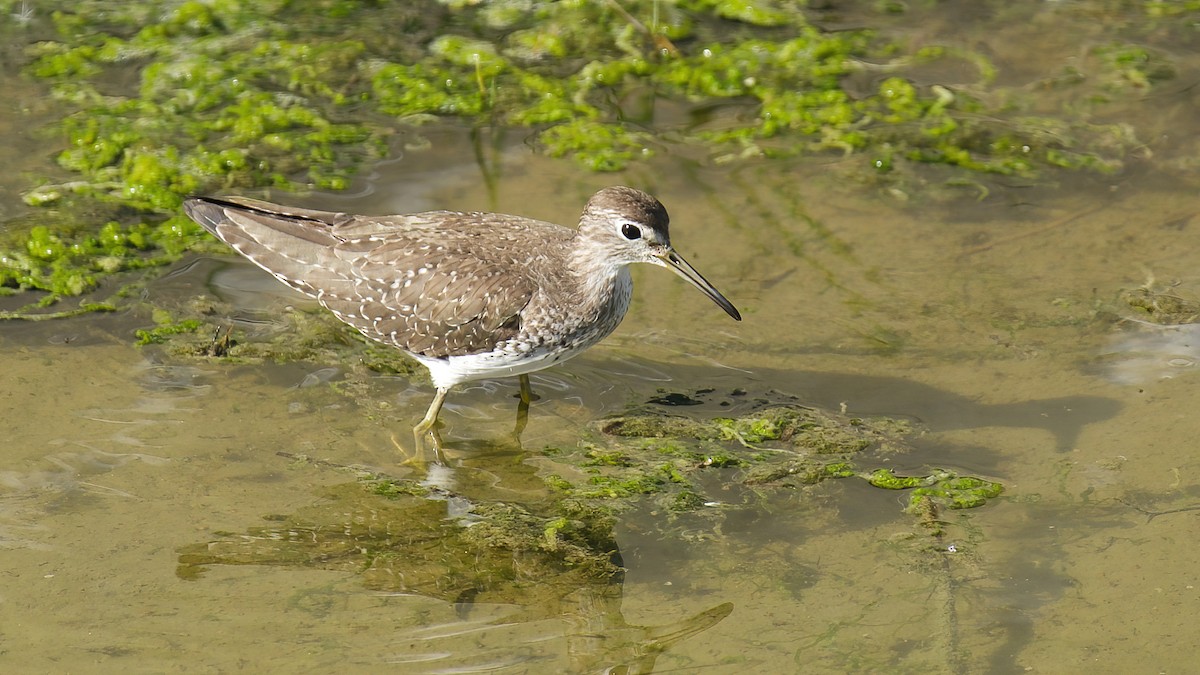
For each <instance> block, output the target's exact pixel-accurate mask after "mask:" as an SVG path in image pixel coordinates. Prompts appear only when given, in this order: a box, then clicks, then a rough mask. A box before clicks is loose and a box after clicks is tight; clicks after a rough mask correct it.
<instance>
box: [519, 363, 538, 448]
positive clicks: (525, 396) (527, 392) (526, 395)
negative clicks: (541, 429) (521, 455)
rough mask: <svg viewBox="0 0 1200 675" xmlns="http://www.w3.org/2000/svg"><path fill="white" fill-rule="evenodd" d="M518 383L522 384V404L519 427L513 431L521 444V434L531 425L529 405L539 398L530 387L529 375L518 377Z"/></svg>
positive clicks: (520, 404) (520, 406)
mask: <svg viewBox="0 0 1200 675" xmlns="http://www.w3.org/2000/svg"><path fill="white" fill-rule="evenodd" d="M517 381H518V382H520V383H521V395H520V403H518V404H517V426H516V428H515V429H513V437H514V438H515V439H516V440H517V441H518V443H519V442H520V440H521V432H522V431H525V426H526V425H528V424H529V404H530V402H532V401H536V400H537V398H538V397H537V395H536V394H534V393H533V387H531V386H530V385H529V376H528V375H525V374H521V375H518V376H517Z"/></svg>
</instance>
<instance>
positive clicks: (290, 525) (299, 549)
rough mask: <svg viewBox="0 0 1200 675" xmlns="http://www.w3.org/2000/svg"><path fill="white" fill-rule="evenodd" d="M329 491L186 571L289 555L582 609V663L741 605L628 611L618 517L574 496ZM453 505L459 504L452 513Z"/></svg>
mask: <svg viewBox="0 0 1200 675" xmlns="http://www.w3.org/2000/svg"><path fill="white" fill-rule="evenodd" d="M327 497H328V499H327V500H326V501H325V502H323V503H322V504H320V505H317V506H313V507H310V508H308V509H305V510H303V511H302V512H300V513H297V514H295V515H292V516H287V517H284V518H281V519H276V520H273V522H271V523H270V524H269V525H263V526H258V527H254V528H250V529H249V530H248V531H247V533H246V534H244V535H227V536H225V537H223V538H221V539H219V540H217V541H213V542H208V543H201V544H194V545H191V546H187V547H184V548H183V549H181V550H180V551H179V568H178V574H179V576H180V577H182V578H185V579H196V578H199V577H200V576H201V575H202V574H203V571H204V568H205V567H206V566H209V565H216V564H222V565H283V566H296V567H306V568H316V569H325V570H337V571H344V572H351V573H355V574H358V575H360V576H361V577H362V579H363V583H364V584H365V585H366V586H368V587H369V588H372V589H378V590H386V591H391V592H396V591H401V592H406V593H416V594H420V595H424V596H427V597H431V598H439V599H442V600H445V601H447V602H452V603H498V604H511V605H518V606H520V607H521V608H522V615H521V616H520V617H516V618H515V617H512V616H507V617H505V619H504V621H506V622H512V621H515V620H524V621H535V620H539V619H546V618H554V617H563V616H567V617H577V618H578V619H579V623H580V624H581V625H585V626H587V629H588V633H589V634H592V633H599V634H603V635H605V636H606V638H608V639H606V640H603V641H594V640H582V641H579V644H583V645H585V650H587V652H586V653H582V654H572V658H573V659H575V660H576V661H577V664H578V665H579V666H580V667H583V668H587V669H588V670H592V669H594V668H595V667H597V666H598V665H599V666H603V667H608V668H614V667H619V668H622V669H623V670H621V672H631V673H632V672H639V673H642V672H644V673H648V672H651V671H652V670H653V666H654V661H655V659H656V658H657V655H658V654H659V653H661V652H662V650H663V649H665V648H666V647H668V646H670V645H671V644H672V643H674V642H677V641H679V640H682V639H685V638H687V637H690V636H692V635H695V634H696V633H699V632H702V631H704V630H706V629H708V628H709V627H711V626H713V625H715V624H716V623H717V622H719V621H721V620H722V619H724V618H725V617H726V616H728V615H729V613H730V612H731V611H732V609H733V605H732V604H729V603H726V604H722V605H718V606H716V607H713V608H711V609H709V610H707V611H705V612H702V613H700V614H698V615H696V616H693V617H691V618H689V619H686V620H683V621H680V622H677V623H675V624H671V625H669V626H659V627H641V626H630V625H628V624H627V623H626V622H625V621H624V618H623V617H622V615H621V611H620V605H621V581H622V576H623V570H622V569H621V567H620V556H619V553H618V551H617V548H616V543H615V541H614V540H613V537H612V521H611V520H610V519H609V518H607V517H606V516H604V515H603V514H599V513H598V512H592V513H586V512H584V511H582V510H579V509H576V510H574V511H571V510H570V509H569V508H568V509H566V510H564V511H563V512H562V514H560V515H557V516H551V517H543V516H538V515H536V514H534V513H532V512H531V511H530V510H528V509H526V508H524V507H522V506H518V505H513V504H505V503H500V502H493V503H488V504H475V503H471V502H469V501H467V500H466V499H464V498H463V497H461V496H458V495H454V494H451V493H449V492H447V491H445V490H441V489H437V488H430V487H426V486H424V485H421V484H419V483H417V482H415V481H405V480H397V479H380V478H377V477H366V478H364V479H363V480H361V481H359V482H357V483H348V484H343V485H341V486H337V487H334V488H332V489H331V490H330V492H329V494H328V495H327ZM447 512H449V513H450V514H452V515H453V517H452V518H447Z"/></svg>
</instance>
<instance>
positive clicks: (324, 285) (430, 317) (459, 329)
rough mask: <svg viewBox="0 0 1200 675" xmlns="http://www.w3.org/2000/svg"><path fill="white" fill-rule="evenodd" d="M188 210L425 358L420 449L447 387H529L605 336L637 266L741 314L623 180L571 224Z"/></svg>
mask: <svg viewBox="0 0 1200 675" xmlns="http://www.w3.org/2000/svg"><path fill="white" fill-rule="evenodd" d="M184 211H185V212H186V213H187V215H188V216H189V217H190V218H191V219H192V220H195V221H196V222H197V223H199V224H200V225H202V226H203V227H204V228H205V229H206V230H208V231H209V232H211V233H213V234H214V235H216V236H217V238H219V239H220V240H221V241H224V242H225V243H227V244H229V245H230V246H232V247H233V248H234V250H236V251H237V252H238V253H241V254H242V255H244V256H246V257H247V258H249V259H250V261H251V262H253V263H254V264H256V265H258V266H259V267H261V268H263V269H264V270H266V271H267V272H270V273H271V274H272V275H274V277H275V278H276V279H279V280H280V281H282V282H283V283H285V284H287V285H288V286H291V287H292V288H294V289H296V290H298V291H300V292H301V293H304V294H305V295H308V296H310V297H312V298H316V300H317V302H319V303H321V304H322V305H324V306H325V307H326V308H327V309H329V310H330V311H331V312H333V313H334V314H335V315H337V317H338V318H339V319H341V320H342V321H345V322H346V323H348V324H350V325H351V326H353V327H355V328H357V329H358V330H359V332H361V333H362V334H363V335H365V336H367V337H368V338H371V339H372V340H377V341H379V342H382V343H384V344H387V345H391V346H393V347H397V348H399V349H402V350H404V351H405V352H407V353H409V354H410V355H412V357H413V358H415V359H416V360H417V361H419V362H421V363H422V364H424V365H425V367H427V368H428V369H429V374H430V377H431V378H432V380H433V384H434V386H435V387H436V388H437V393H436V394H435V395H434V397H433V402H432V403H431V404H430V405H429V410H428V412H426V414H425V417H424V419H422V420H421V422H420V423H419V424H417V426H416V427H415V428H414V429H413V433H414V436H415V437H416V439H417V443H418V445H420V443H421V438H422V436H423V435H424V434H426V433H428V432H430V431H431V430H433V429H434V425H435V423H436V422H437V418H438V413H439V412H440V411H441V408H442V403H443V402H444V401H445V399H446V393H447V392H448V391H449V390H450V388H451V387H453V386H454V385H456V384H459V383H461V382H468V381H471V380H479V379H484V378H492V377H503V376H511V375H520V376H521V380H522V382H521V384H522V393H523V394H524V395H527V393H528V379H527V375H526V374H527V373H530V372H533V371H535V370H541V369H542V368H546V367H549V366H551V365H554V364H555V363H558V362H560V361H565V360H566V359H569V358H571V357H572V356H575V355H576V354H579V353H580V352H582V351H583V350H585V349H587V348H588V347H591V346H592V345H594V344H596V343H597V342H599V341H600V340H602V339H604V338H605V337H606V336H607V335H608V334H609V333H612V332H613V330H615V329H616V327H617V325H618V324H620V323H621V319H622V318H624V316H625V312H626V310H628V309H629V300H630V297H631V296H632V294H633V281H632V280H631V278H630V276H629V269H628V266H629V265H630V264H631V263H651V264H654V265H660V266H663V267H666V268H668V269H671V270H673V271H674V272H676V273H677V274H679V276H681V277H683V278H684V279H687V280H688V281H689V282H691V283H692V285H694V286H695V287H696V288H698V289H700V290H701V291H702V292H703V293H704V294H705V295H707V296H708V297H709V298H711V299H712V300H713V302H715V303H717V305H719V306H720V307H721V309H723V310H725V312H726V313H728V314H729V316H731V317H733V318H734V319H736V320H738V321H741V318H742V317H741V314H739V313H738V311H737V309H736V308H735V307H734V306H733V304H732V303H730V302H729V301H728V300H726V299H725V296H723V295H721V293H720V292H718V291H717V289H715V288H713V286H712V284H710V283H708V281H706V280H705V279H704V277H702V276H701V275H700V273H699V272H697V271H696V270H695V269H694V268H693V267H692V266H691V265H689V264H688V263H687V262H686V261H685V260H684V259H683V258H682V257H680V256H679V254H678V253H676V252H675V250H674V249H673V248H672V247H671V238H670V235H669V234H668V231H667V224H668V222H669V218H668V216H667V210H666V209H665V208H663V205H662V204H661V203H659V201H658V200H657V199H655V198H654V197H651V196H650V195H648V194H646V193H645V192H642V191H640V190H635V189H633V188H629V187H621V186H618V187H609V188H605V189H603V190H600V191H599V192H597V193H596V194H595V195H593V196H592V198H591V199H589V200H588V203H587V206H585V207H584V209H583V215H581V216H580V218H579V228H578V229H571V228H567V227H563V226H561V225H555V224H553V223H547V222H542V221H539V220H533V219H530V218H522V217H520V216H510V215H505V214H501V213H459V212H454V211H427V212H424V213H412V214H405V215H394V216H356V215H351V214H346V213H332V212H327V211H313V210H309V209H299V208H293V207H289V206H280V205H278V204H271V203H268V202H263V201H257V200H253V199H244V198H240V197H222V198H215V197H194V198H191V199H188V200H187V201H186V202H185V203H184ZM434 438H435V441H436V434H435V436H434Z"/></svg>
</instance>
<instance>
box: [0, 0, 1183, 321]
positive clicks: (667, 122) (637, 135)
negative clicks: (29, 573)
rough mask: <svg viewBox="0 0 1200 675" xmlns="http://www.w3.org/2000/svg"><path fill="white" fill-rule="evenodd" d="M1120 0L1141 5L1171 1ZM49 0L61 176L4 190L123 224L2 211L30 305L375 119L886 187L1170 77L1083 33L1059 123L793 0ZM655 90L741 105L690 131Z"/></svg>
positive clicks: (305, 169)
mask: <svg viewBox="0 0 1200 675" xmlns="http://www.w3.org/2000/svg"><path fill="white" fill-rule="evenodd" d="M0 4H2V3H0ZM1135 5H1137V6H1138V7H1141V8H1142V9H1143V10H1144V18H1143V20H1144V21H1151V22H1153V21H1160V20H1167V19H1171V20H1174V19H1176V18H1177V17H1178V16H1180V15H1181V14H1182V10H1180V9H1179V8H1177V7H1174V6H1173V7H1171V8H1169V11H1168V8H1165V7H1164V6H1163V5H1162V3H1152V2H1151V3H1135ZM880 11H884V12H886V11H893V10H887V9H886V8H884V9H881V10H880ZM1188 11H1194V10H1188ZM50 15H51V16H50V18H51V22H52V23H53V28H54V30H56V31H57V34H58V37H57V39H56V40H53V41H45V42H40V43H37V44H34V45H31V46H30V47H29V48H28V51H27V54H28V59H29V61H28V65H27V66H26V68H25V72H26V73H27V74H28V75H30V76H31V77H33V78H36V79H38V80H41V81H43V82H45V83H46V86H47V87H48V88H49V89H50V91H51V93H52V95H53V96H54V98H55V99H57V101H58V102H59V105H60V106H61V108H62V110H63V111H64V114H63V117H62V121H61V122H60V123H59V124H57V125H56V129H55V131H56V133H57V134H58V136H59V138H60V147H61V148H62V149H61V151H60V152H59V153H58V156H57V159H58V163H59V165H60V166H61V168H62V169H63V170H64V171H66V172H68V173H69V174H71V175H72V177H73V179H72V180H68V181H65V182H62V181H55V180H44V181H41V184H39V185H35V186H32V187H31V188H30V189H29V190H27V191H26V192H25V199H26V201H27V203H29V204H30V205H35V206H37V207H39V208H57V209H61V210H62V212H63V213H64V214H70V213H77V212H79V211H80V209H83V210H86V209H88V208H92V207H88V206H87V204H93V203H101V204H105V205H109V206H111V207H113V208H117V209H122V213H123V214H124V215H122V217H121V220H120V223H121V225H120V227H122V228H125V229H127V230H129V233H128V237H129V241H128V242H127V244H128V245H127V246H125V247H124V248H121V249H120V250H100V249H96V248H95V247H92V246H91V245H90V244H89V241H90V240H91V239H95V238H96V236H97V235H96V231H97V228H99V227H102V226H103V225H102V224H100V223H95V224H93V223H90V222H89V223H84V227H83V229H76V230H72V227H76V226H73V225H71V222H75V223H79V222H80V221H81V220H82V219H81V218H79V217H78V216H71V215H67V216H66V219H67V221H68V222H67V223H62V222H55V223H53V224H51V225H48V227H49V228H50V230H49V231H48V232H37V233H35V232H33V231H32V230H23V229H21V228H20V227H19V226H17V227H10V229H13V230H15V231H18V232H20V233H21V234H22V235H23V236H24V240H23V241H15V242H11V243H10V244H9V245H5V246H3V248H0V288H3V289H7V290H10V291H16V290H39V291H43V292H45V293H46V294H47V295H46V296H45V298H46V299H45V300H44V303H43V304H44V305H49V304H53V302H55V301H56V300H58V299H59V298H61V297H65V296H70V295H78V294H81V293H87V292H89V291H92V290H94V289H95V288H96V286H97V284H98V281H99V279H101V278H102V277H104V276H107V275H110V274H113V273H118V272H123V271H130V270H135V269H142V268H147V267H155V266H161V265H163V264H166V263H169V262H171V261H173V260H175V259H177V258H178V256H179V254H180V252H181V251H185V250H188V249H193V248H195V247H197V246H199V245H201V244H200V243H199V241H198V240H199V239H200V238H201V237H200V233H199V231H198V230H196V229H195V227H194V226H192V225H189V224H188V222H187V221H186V219H183V218H182V217H180V216H178V215H177V211H178V207H179V204H180V201H181V199H182V198H183V197H184V196H186V195H187V194H190V193H194V192H200V193H204V192H220V191H229V190H233V191H246V190H255V189H265V188H273V189H288V190H302V189H312V188H316V189H326V190H337V189H342V188H345V187H346V186H347V185H348V184H349V181H350V180H351V179H352V176H353V175H354V172H355V170H356V168H357V167H359V166H361V165H362V164H363V163H364V162H367V161H371V160H373V159H375V158H379V157H382V156H384V155H386V154H387V152H388V149H387V148H388V139H389V138H390V137H392V136H393V135H395V134H396V133H397V131H399V130H400V129H401V128H404V127H407V126H409V125H415V124H419V123H422V122H423V121H425V120H428V119H430V118H431V117H439V118H443V119H458V120H462V121H464V122H465V123H467V124H471V125H489V126H502V127H525V128H529V129H530V133H531V134H532V135H533V137H534V138H533V140H534V143H533V146H534V147H538V148H541V149H542V150H543V151H544V152H546V153H547V154H549V155H551V156H556V157H564V158H570V159H572V160H573V161H575V162H577V163H578V164H580V165H581V166H584V167H586V168H588V169H591V170H597V171H611V170H618V169H621V168H623V167H625V166H627V165H629V164H630V163H632V162H638V161H642V160H643V159H645V158H647V157H650V156H652V155H654V154H655V153H657V152H660V151H661V149H662V147H663V144H664V143H669V144H672V145H684V146H696V147H699V148H702V149H703V151H704V152H706V153H707V154H708V155H709V156H710V157H711V158H712V159H713V160H714V161H740V160H742V159H745V158H751V157H780V156H794V155H796V154H813V153H828V152H837V153H849V154H851V155H853V156H856V157H858V159H859V163H860V166H862V167H863V168H864V170H866V171H867V172H868V173H869V174H873V175H875V176H876V177H877V180H879V181H880V183H881V184H883V185H889V184H897V183H898V182H903V181H902V179H899V178H898V177H897V176H898V175H900V174H903V173H905V172H906V171H908V170H910V168H911V165H912V164H913V163H924V164H929V163H932V164H939V165H946V166H951V167H956V168H957V169H960V170H963V171H967V172H985V173H998V174H1005V175H1035V174H1037V173H1038V172H1040V171H1042V170H1044V169H1047V168H1054V167H1058V168H1066V169H1071V170H1078V169H1084V170H1094V171H1103V172H1107V171H1114V170H1117V169H1119V168H1120V167H1121V166H1122V162H1123V158H1124V155H1125V153H1126V152H1127V150H1128V149H1129V148H1131V147H1136V146H1137V145H1138V140H1137V138H1136V133H1134V131H1133V130H1132V129H1130V128H1128V127H1124V126H1121V125H1103V124H1095V123H1091V122H1089V121H1088V119H1089V115H1088V114H1087V113H1088V111H1090V110H1094V109H1095V108H1096V106H1098V105H1102V104H1103V102H1104V100H1112V99H1113V98H1114V97H1119V96H1122V95H1123V94H1122V91H1123V90H1137V91H1139V92H1142V91H1144V90H1145V89H1148V88H1153V87H1155V86H1158V84H1159V83H1161V82H1164V81H1167V80H1169V79H1170V78H1171V77H1173V74H1174V72H1175V71H1174V68H1173V65H1172V63H1171V61H1170V58H1169V57H1168V56H1167V55H1166V53H1164V52H1162V51H1160V50H1155V49H1152V48H1149V47H1146V46H1144V45H1139V44H1124V43H1111V44H1107V45H1102V46H1100V47H1097V48H1095V52H1094V54H1095V57H1096V58H1095V61H1096V72H1089V73H1080V74H1079V76H1078V77H1076V76H1073V75H1071V74H1070V73H1064V74H1063V76H1062V77H1060V78H1057V79H1056V80H1055V81H1054V83H1053V86H1055V87H1057V88H1060V89H1063V88H1067V89H1072V88H1074V89H1079V90H1081V92H1082V93H1081V94H1080V98H1081V99H1084V100H1087V101H1088V104H1087V107H1084V108H1081V113H1082V114H1081V115H1080V116H1079V118H1066V119H1062V120H1056V119H1049V118H1045V117H1043V116H1038V115H1036V114H1030V113H1028V112H1022V111H1031V110H1032V109H1033V108H1034V106H1033V105H1032V104H1031V102H1030V101H1029V100H1028V98H1027V97H1025V95H1024V94H1023V93H1022V92H1020V91H1008V90H1003V89H1002V90H999V91H992V90H991V87H992V82H993V79H994V76H995V67H994V66H992V65H991V64H990V63H989V61H988V59H987V58H986V56H985V55H983V54H980V53H975V52H971V51H969V50H965V49H962V48H955V47H944V46H937V45H933V46H924V47H921V48H920V49H919V50H917V51H916V52H914V53H911V54H906V53H904V50H903V48H902V46H900V45H898V44H894V43H891V42H889V41H888V40H887V38H886V37H884V36H881V35H878V34H875V33H873V32H871V31H867V30H840V31H834V32H829V31H823V30H820V29H819V28H818V27H816V26H815V25H813V24H812V23H811V22H810V19H809V18H808V15H807V13H806V11H805V10H804V9H803V7H801V6H798V5H796V4H793V3H782V2H772V1H769V0H759V1H752V0H687V1H683V0H680V1H679V2H675V3H669V2H652V1H651V0H628V1H626V2H622V3H562V2H527V1H524V0H521V1H517V0H498V1H495V2H488V3H471V2H446V3H435V2H432V1H428V0H427V1H425V2H417V3H404V4H403V5H397V4H376V3H347V2H316V3H301V4H295V3H243V2H238V1H237V0H215V1H214V2H195V1H187V2H180V1H172V0H160V1H158V2H149V3H137V5H136V6H132V5H130V4H129V3H112V2H104V1H101V0H89V1H85V2H80V3H73V4H72V5H71V6H70V7H69V8H68V9H60V10H56V11H55V10H52V11H51V12H50ZM944 60H956V61H966V62H968V63H970V64H972V65H974V66H975V68H976V70H977V72H978V78H977V81H976V82H974V83H969V84H966V85H960V86H957V87H956V88H954V89H949V88H947V87H942V86H938V85H923V84H920V83H919V82H918V81H917V80H916V79H914V78H912V77H908V76H906V75H905V69H906V68H908V67H911V66H914V65H920V64H928V63H931V62H937V61H944ZM868 63H869V64H872V65H871V66H870V68H872V69H881V70H884V71H886V72H888V73H890V74H889V76H888V77H886V78H883V79H882V80H881V81H879V83H878V85H877V86H875V87H874V89H873V90H871V91H867V92H854V93H853V94H852V93H851V92H850V91H849V90H848V89H847V87H846V80H847V79H848V78H850V77H852V76H854V75H856V74H859V73H862V72H863V70H864V68H866V67H867V66H866V64H868ZM1093 90H1102V91H1103V92H1104V95H1103V96H1096V95H1093V94H1092V93H1088V92H1092V91H1093ZM1139 95H1140V94H1139ZM658 101H664V102H673V103H674V104H677V105H684V106H695V107H697V108H701V107H705V108H712V107H713V106H714V105H718V106H726V107H728V109H730V110H737V111H740V113H739V114H737V115H733V116H729V117H728V118H723V119H722V121H721V123H719V124H692V123H691V122H683V121H680V120H677V119H675V118H674V117H672V116H671V115H668V114H666V113H664V112H662V109H663V108H664V106H661V105H659V104H658V103H657V102H658ZM666 107H667V108H670V107H671V106H666ZM131 212H132V213H138V214H140V215H136V216H131V215H129V214H130V213H131ZM166 215H169V216H170V217H169V219H168V220H166V221H165V223H164V222H163V221H162V219H163V217H164V216H166ZM160 223H162V224H161V225H160ZM168 223H169V224H168ZM72 231H73V232H74V234H71V232H72ZM134 239H137V241H136V242H135V241H134ZM31 247H32V248H33V249H34V250H37V251H39V252H40V253H42V254H43V255H44V256H49V257H50V258H51V259H50V260H44V259H39V258H38V257H36V256H31V255H30V254H29V249H30V248H31ZM60 251H61V253H62V255H60Z"/></svg>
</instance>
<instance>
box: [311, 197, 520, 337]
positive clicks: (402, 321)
mask: <svg viewBox="0 0 1200 675" xmlns="http://www.w3.org/2000/svg"><path fill="white" fill-rule="evenodd" d="M446 215H447V214H442V213H429V214H413V215H410V216H393V217H391V218H387V219H370V220H371V222H370V223H366V224H364V223H348V224H347V226H346V227H342V228H338V234H339V236H345V234H346V233H348V232H351V231H358V232H363V233H364V234H362V235H359V236H352V237H347V238H345V239H344V240H343V241H341V242H340V243H338V244H337V245H336V246H335V247H334V249H333V250H334V255H335V256H336V257H337V258H338V259H339V260H341V261H342V262H343V263H345V264H346V265H347V266H348V269H349V270H350V274H351V276H352V281H353V283H351V284H347V285H344V286H342V287H341V288H340V289H328V290H327V291H326V292H325V293H323V294H322V295H320V296H319V299H320V301H321V303H322V304H323V305H325V306H326V307H328V308H329V309H330V310H331V311H333V312H334V313H335V314H337V315H338V317H339V318H341V319H342V320H343V321H345V322H347V323H349V324H351V325H352V326H355V327H356V328H358V329H359V330H361V331H363V332H364V333H365V334H367V335H371V336H372V337H374V338H375V339H378V340H382V341H384V342H387V343H390V344H394V345H396V346H397V347H400V348H402V349H406V350H408V351H410V352H414V353H417V354H421V355H424V356H430V357H446V356H461V355H465V354H475V353H479V352H483V351H490V350H491V349H492V348H494V347H495V346H496V344H497V343H499V342H501V341H503V340H507V339H509V338H512V337H514V336H515V335H516V334H517V333H518V332H519V330H520V327H521V324H520V313H521V311H522V310H523V309H525V307H526V306H527V305H528V304H529V301H530V300H531V299H532V298H533V296H534V293H535V292H536V290H537V289H536V285H535V282H534V281H533V280H532V279H530V278H529V277H528V275H527V274H524V273H523V271H524V266H525V264H526V262H527V261H526V260H525V259H523V258H522V256H521V255H512V254H510V253H511V252H512V251H520V250H521V249H522V248H523V247H521V246H514V247H513V248H512V249H511V250H510V249H509V244H510V243H512V242H516V241H519V240H522V239H523V235H522V234H521V233H520V232H519V230H520V229H521V227H522V226H523V225H524V226H528V223H527V222H525V223H521V222H517V221H513V220H511V219H508V218H494V217H493V219H494V220H495V222H490V221H489V225H490V226H494V227H498V228H500V229H499V230H490V231H489V232H488V234H489V236H487V237H482V240H483V241H480V238H479V237H477V236H476V234H473V232H472V229H471V228H465V229H456V228H455V229H452V230H449V231H447V230H444V229H443V230H439V229H437V228H436V223H437V222H438V220H439V218H441V217H444V216H446ZM470 215H471V216H472V217H484V216H483V214H470ZM388 220H393V221H394V222H393V223H390V225H391V227H389V223H388V222H387V221H388ZM511 228H515V229H516V231H515V232H514V233H513V236H512V241H511V242H508V241H507V240H506V238H505V237H504V236H500V237H498V236H497V235H498V234H500V233H509V230H510V229H511ZM476 233H477V231H476Z"/></svg>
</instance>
